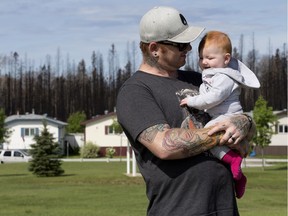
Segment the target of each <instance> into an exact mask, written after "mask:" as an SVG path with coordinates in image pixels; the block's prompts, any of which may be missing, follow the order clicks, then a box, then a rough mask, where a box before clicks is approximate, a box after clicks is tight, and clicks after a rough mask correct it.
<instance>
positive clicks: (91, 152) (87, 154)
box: [80, 142, 100, 158]
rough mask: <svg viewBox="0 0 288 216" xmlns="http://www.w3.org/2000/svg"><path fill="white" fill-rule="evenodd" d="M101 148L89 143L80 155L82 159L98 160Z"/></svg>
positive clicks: (83, 147)
mask: <svg viewBox="0 0 288 216" xmlns="http://www.w3.org/2000/svg"><path fill="white" fill-rule="evenodd" d="M99 149H100V148H99V146H97V145H96V144H93V143H92V142H87V143H86V144H85V145H84V146H82V147H81V149H80V155H81V157H82V158H97V157H98V153H99Z"/></svg>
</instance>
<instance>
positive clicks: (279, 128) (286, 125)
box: [256, 109, 288, 155]
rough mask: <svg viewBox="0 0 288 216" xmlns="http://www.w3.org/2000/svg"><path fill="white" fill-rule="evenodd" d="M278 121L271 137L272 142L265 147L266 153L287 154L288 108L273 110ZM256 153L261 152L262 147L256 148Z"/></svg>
mask: <svg viewBox="0 0 288 216" xmlns="http://www.w3.org/2000/svg"><path fill="white" fill-rule="evenodd" d="M273 113H274V114H275V115H276V116H277V118H278V122H277V124H276V125H275V128H274V134H273V135H272V137H271V143H270V144H269V146H266V147H265V148H264V154H265V155H287V147H288V116H287V110H286V109H285V110H281V111H274V112H273ZM256 154H261V148H259V147H257V148H256Z"/></svg>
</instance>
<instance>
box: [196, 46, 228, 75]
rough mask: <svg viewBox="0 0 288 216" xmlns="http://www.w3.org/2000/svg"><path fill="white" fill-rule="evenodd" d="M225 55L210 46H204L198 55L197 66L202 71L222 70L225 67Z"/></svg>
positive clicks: (215, 47)
mask: <svg viewBox="0 0 288 216" xmlns="http://www.w3.org/2000/svg"><path fill="white" fill-rule="evenodd" d="M225 56H226V53H223V51H222V49H220V48H219V47H217V46H215V45H214V44H210V45H208V46H205V47H204V48H203V49H202V50H201V51H200V54H199V66H200V67H201V69H202V70H204V69H208V68H224V67H226V57H225Z"/></svg>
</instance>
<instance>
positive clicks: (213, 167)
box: [116, 71, 238, 216]
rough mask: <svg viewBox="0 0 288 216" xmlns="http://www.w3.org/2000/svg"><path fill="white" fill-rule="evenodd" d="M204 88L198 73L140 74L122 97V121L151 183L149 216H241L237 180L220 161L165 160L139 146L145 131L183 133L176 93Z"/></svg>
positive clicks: (204, 157)
mask: <svg viewBox="0 0 288 216" xmlns="http://www.w3.org/2000/svg"><path fill="white" fill-rule="evenodd" d="M184 73H185V74H184ZM181 79H185V81H189V82H190V83H188V82H183V81H181ZM191 83H193V84H194V85H193V84H191ZM200 83H201V74H198V73H196V72H180V71H179V77H178V79H173V78H167V77H160V76H155V75H151V74H148V73H145V72H141V71H137V72H136V73H135V74H134V75H133V76H132V77H130V78H129V79H128V80H127V81H126V82H125V83H124V85H123V86H122V87H121V89H120V91H119V93H118V98H117V109H116V110H117V118H118V121H119V123H120V124H121V125H122V127H123V129H124V132H125V134H126V135H127V137H128V139H129V141H130V143H131V145H132V147H133V150H134V152H135V155H136V160H137V163H138V167H139V170H140V172H141V174H142V175H143V177H144V180H145V182H146V187H147V197H148V199H149V206H148V209H147V215H149V216H152V215H153V216H179V215H181V216H191V215H199V216H200V215H209V216H210V215H217V216H219V215H220V216H236V215H238V210H237V204H236V199H235V194H234V189H233V187H234V186H233V180H232V175H231V173H230V170H229V169H228V167H225V166H224V165H223V164H222V163H221V162H220V161H218V160H217V159H214V158H213V157H211V156H209V155H208V154H205V153H203V154H200V155H198V156H194V157H190V158H186V159H181V160H161V159H159V158H157V157H156V156H154V155H153V154H152V153H151V152H150V151H149V150H148V149H147V148H146V147H145V146H143V145H142V144H141V143H139V142H138V141H137V137H138V136H139V134H140V133H141V132H142V131H143V130H145V129H147V128H149V127H151V126H153V125H156V124H169V125H170V127H171V128H180V127H181V123H182V122H183V120H184V119H185V118H186V117H187V112H186V111H185V110H184V109H183V108H181V107H180V105H179V99H178V97H177V95H176V92H179V91H181V90H183V89H198V87H196V86H195V85H199V84H200Z"/></svg>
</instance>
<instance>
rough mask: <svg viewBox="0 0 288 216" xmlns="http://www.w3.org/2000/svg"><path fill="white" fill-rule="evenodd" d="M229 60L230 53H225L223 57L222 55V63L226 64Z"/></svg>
mask: <svg viewBox="0 0 288 216" xmlns="http://www.w3.org/2000/svg"><path fill="white" fill-rule="evenodd" d="M230 60H231V55H230V53H226V54H225V57H224V64H225V65H226V66H227V65H228V64H229V62H230Z"/></svg>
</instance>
